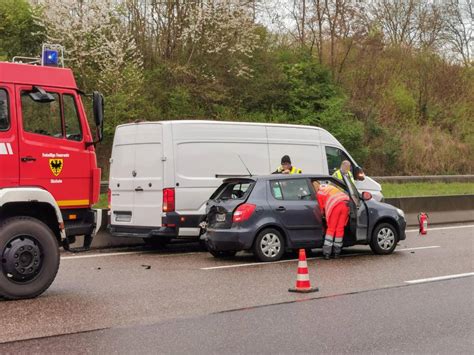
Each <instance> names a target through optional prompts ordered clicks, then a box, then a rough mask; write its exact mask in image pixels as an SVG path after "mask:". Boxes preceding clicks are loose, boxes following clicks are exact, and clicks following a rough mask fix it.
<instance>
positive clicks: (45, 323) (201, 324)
mask: <svg viewBox="0 0 474 355" xmlns="http://www.w3.org/2000/svg"><path fill="white" fill-rule="evenodd" d="M473 240H474V226H473V225H469V226H466V225H464V226H462V225H456V226H443V227H437V228H435V229H432V230H431V231H430V232H429V235H428V236H426V237H419V236H417V233H416V232H409V233H408V238H407V240H406V241H402V242H401V243H400V245H399V246H398V248H397V251H396V252H395V253H394V254H392V255H389V256H376V255H373V254H372V253H371V252H370V249H369V248H368V247H352V248H347V249H346V250H344V257H343V258H341V259H339V260H330V261H324V260H321V251H320V250H316V253H315V257H314V258H313V259H311V260H309V262H308V264H309V269H310V278H311V281H312V283H313V285H317V286H318V287H319V288H320V292H318V293H315V294H306V295H302V294H293V293H289V292H288V288H289V287H291V286H293V285H294V282H295V276H296V275H295V274H296V265H297V262H296V261H295V260H291V259H287V260H284V261H283V262H278V263H272V264H268V263H264V264H262V263H257V262H256V261H255V259H254V258H253V256H252V255H250V254H245V253H241V254H238V255H237V256H236V257H235V258H232V259H227V260H218V259H214V258H213V257H212V256H210V255H209V254H208V253H205V252H200V251H199V248H198V246H197V244H179V245H173V246H171V247H170V248H168V250H165V251H155V252H150V251H147V250H145V249H140V248H138V249H133V250H127V251H124V250H112V251H111V250H108V251H106V252H97V251H95V252H89V253H86V254H77V255H70V254H64V255H63V257H62V260H61V267H60V272H59V274H58V277H57V279H56V281H55V282H54V284H53V285H52V287H51V288H50V289H49V290H48V291H47V292H46V293H45V294H44V295H43V296H41V297H39V298H37V299H34V300H25V301H0V343H3V344H0V353H5V352H6V353H8V352H11V353H13V352H14V353H17V352H27V351H28V352H40V353H64V352H92V353H97V352H106V353H110V352H122V353H130V352H136V353H150V352H153V353H155V352H165V353H169V352H180V353H182V352H214V353H230V352H232V353H236V352H237V353H240V352H245V353H249V352H264V353H265V352H283V353H287V352H328V351H330V352H337V353H342V352H384V353H385V352H390V353H399V352H410V353H413V352H415V353H420V352H436V353H448V352H451V353H452V352H457V353H463V352H465V353H472V352H474V344H473V339H474V317H473V316H472V314H474V284H473V279H474V278H473V277H472V276H469V274H471V275H472V274H473V271H474V245H473ZM290 257H291V256H290ZM452 275H460V276H463V277H461V278H454V279H451V278H452ZM440 276H441V277H444V276H446V277H447V278H448V279H447V280H438V281H436V280H423V279H426V278H428V279H429V278H433V277H440ZM419 280H421V281H419ZM425 281H431V282H427V283H425ZM419 282H421V283H419ZM236 310H238V311H236ZM26 339H30V340H27V341H25V340H26Z"/></svg>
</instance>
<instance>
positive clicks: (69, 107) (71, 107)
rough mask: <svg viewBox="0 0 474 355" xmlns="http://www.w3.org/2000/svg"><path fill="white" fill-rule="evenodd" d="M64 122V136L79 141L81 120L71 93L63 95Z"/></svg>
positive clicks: (80, 138) (80, 137)
mask: <svg viewBox="0 0 474 355" xmlns="http://www.w3.org/2000/svg"><path fill="white" fill-rule="evenodd" d="M63 105H64V109H63V110H64V124H65V125H66V138H67V139H68V140H72V141H78V142H80V141H81V140H82V130H81V122H80V121H79V115H78V113H77V106H76V102H75V100H74V96H73V95H68V94H65V95H63Z"/></svg>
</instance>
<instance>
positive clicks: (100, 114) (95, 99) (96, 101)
mask: <svg viewBox="0 0 474 355" xmlns="http://www.w3.org/2000/svg"><path fill="white" fill-rule="evenodd" d="M92 105H93V111H94V120H95V124H96V126H97V135H98V140H99V142H100V141H101V140H102V137H103V132H104V96H102V94H101V93H100V92H98V91H94V92H93V94H92Z"/></svg>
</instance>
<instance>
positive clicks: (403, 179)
mask: <svg viewBox="0 0 474 355" xmlns="http://www.w3.org/2000/svg"><path fill="white" fill-rule="evenodd" d="M371 177H372V179H374V180H375V181H377V182H379V183H384V182H389V183H397V184H403V183H408V182H444V183H449V182H474V175H425V176H371ZM108 188H109V183H108V182H107V181H101V183H100V193H102V194H103V193H106V192H107V189H108Z"/></svg>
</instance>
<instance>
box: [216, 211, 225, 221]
mask: <svg viewBox="0 0 474 355" xmlns="http://www.w3.org/2000/svg"><path fill="white" fill-rule="evenodd" d="M216 222H225V214H223V213H220V214H218V215H216Z"/></svg>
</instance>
